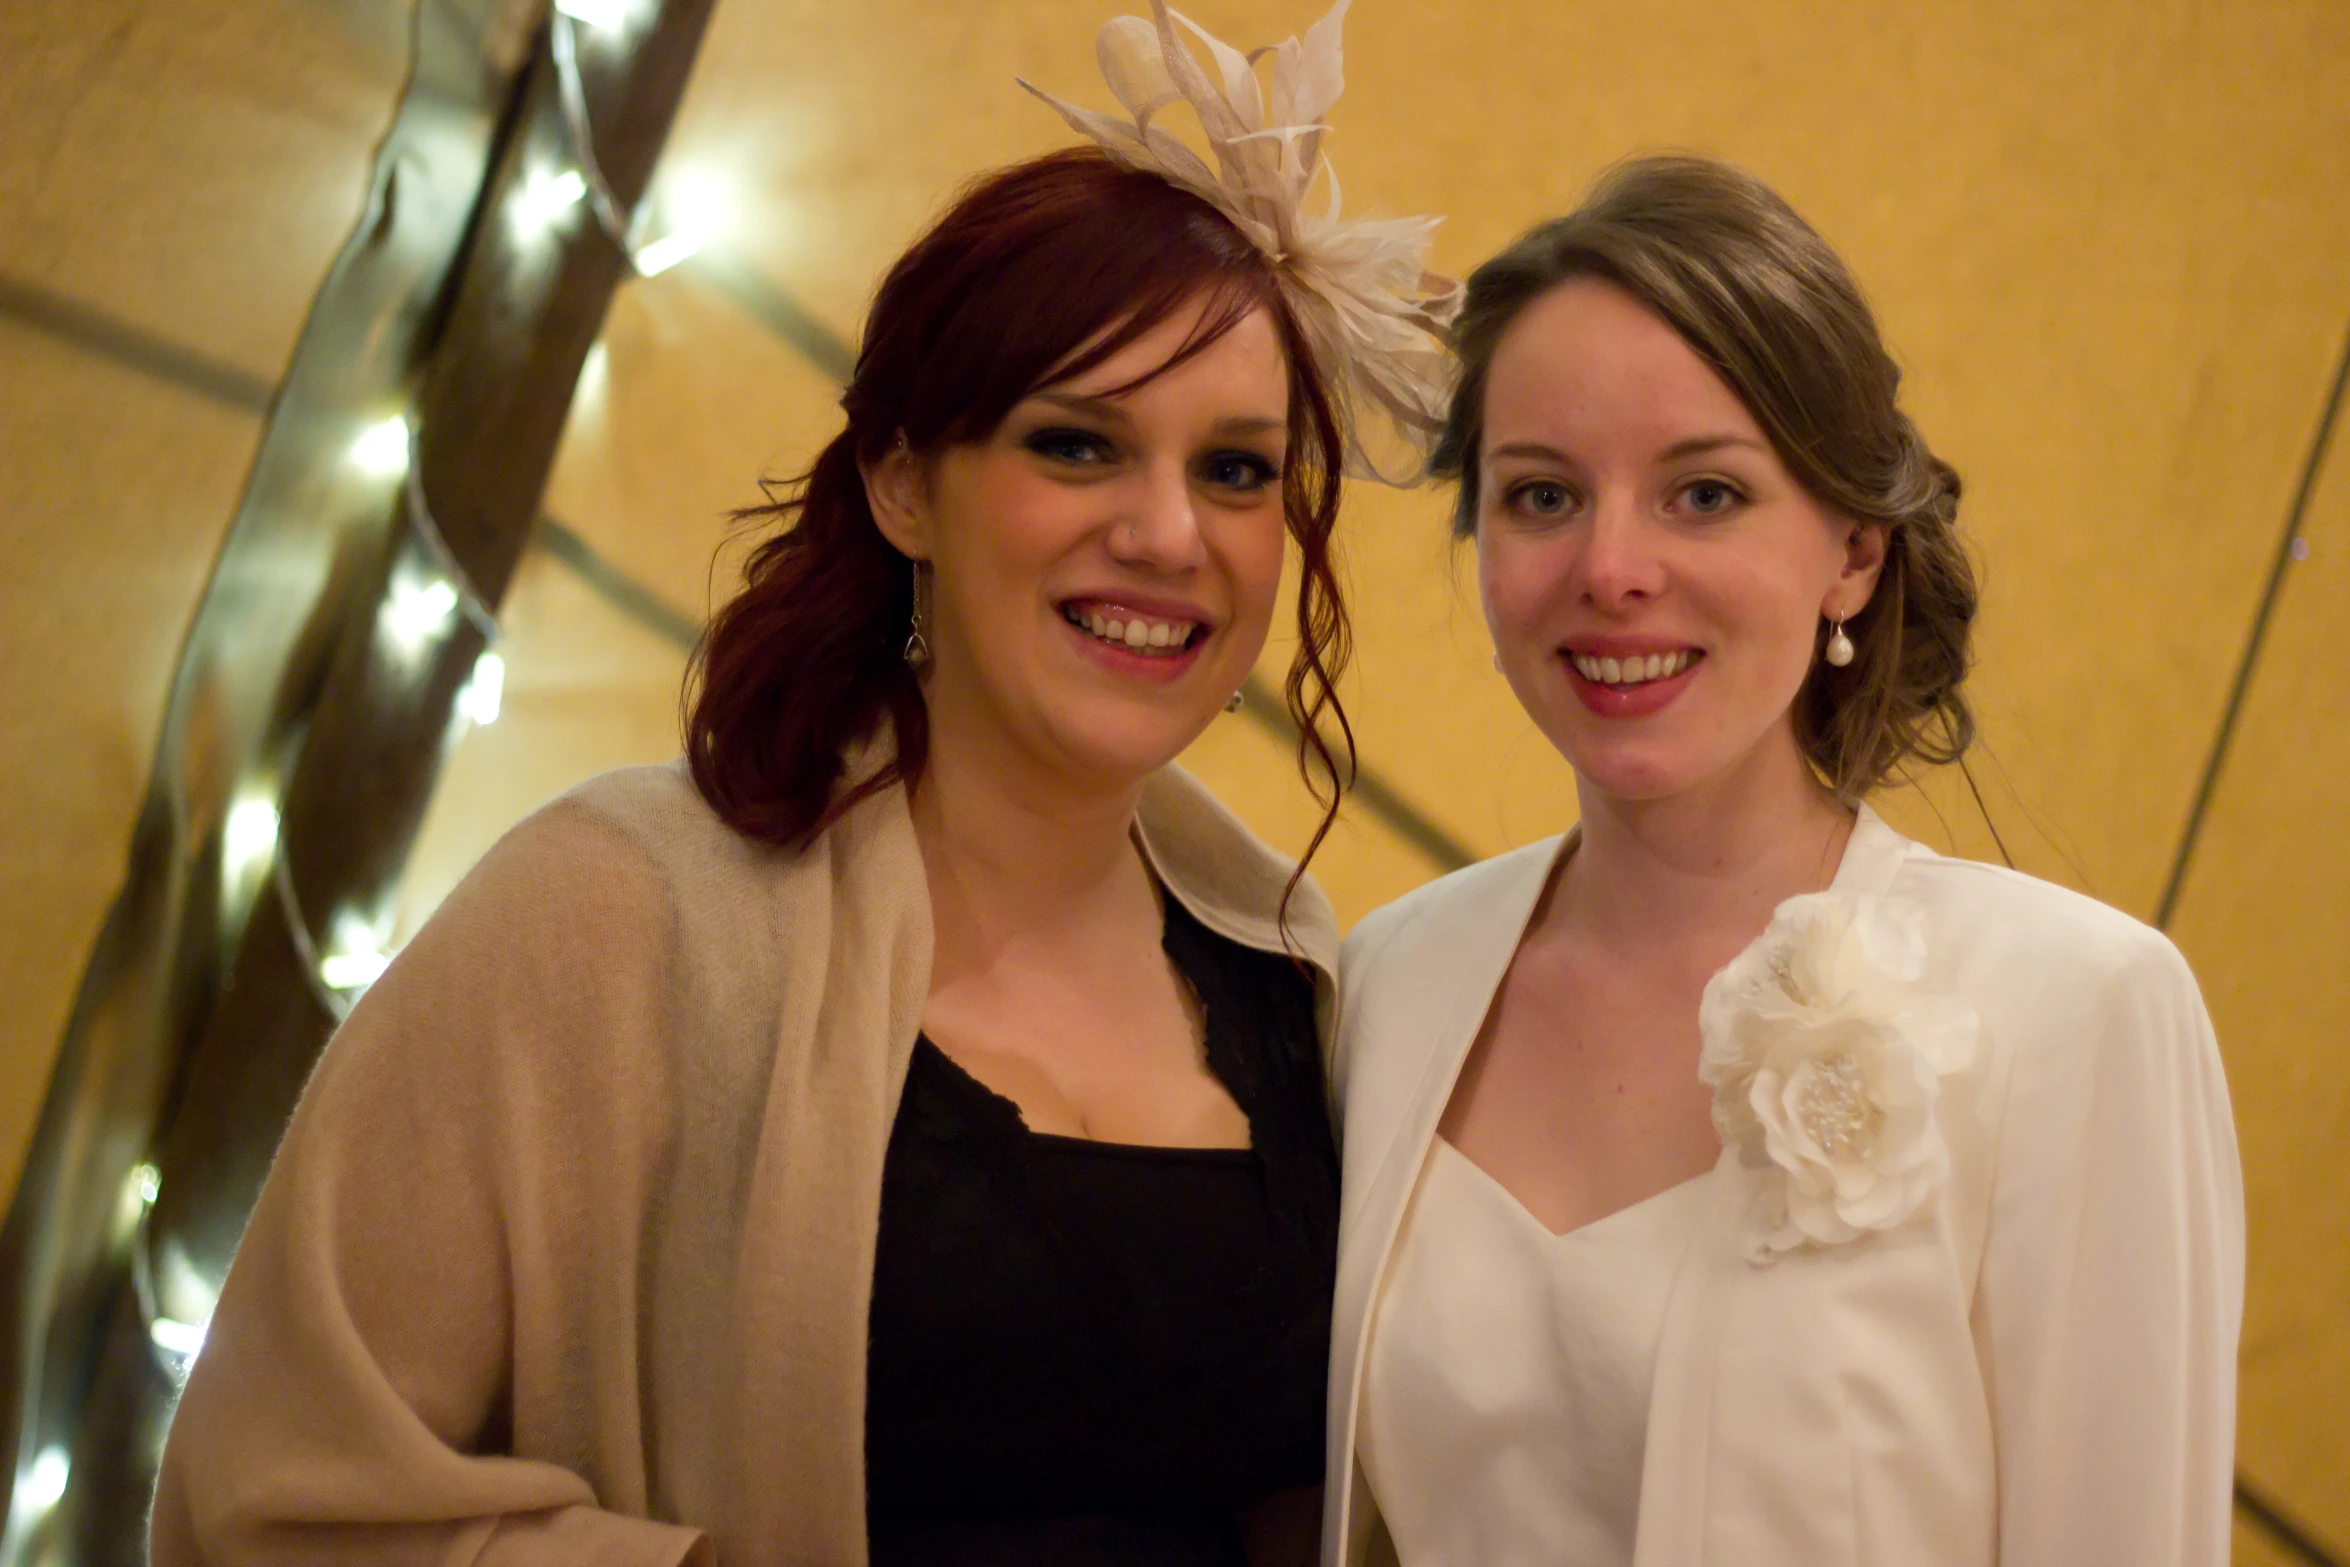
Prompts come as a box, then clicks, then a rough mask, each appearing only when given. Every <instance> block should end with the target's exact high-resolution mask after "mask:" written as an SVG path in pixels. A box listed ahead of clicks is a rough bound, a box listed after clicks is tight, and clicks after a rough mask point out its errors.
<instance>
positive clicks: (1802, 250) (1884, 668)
mask: <svg viewBox="0 0 2350 1567" xmlns="http://www.w3.org/2000/svg"><path fill="white" fill-rule="evenodd" d="M1584 277H1596V278H1601V279H1604V280H1605V281H1607V282H1609V283H1612V284H1614V285H1615V286H1617V287H1618V288H1621V289H1623V290H1624V291H1625V292H1627V293H1629V294H1630V295H1631V296H1632V297H1633V298H1635V299H1637V300H1638V301H1640V303H1641V304H1642V305H1644V306H1646V307H1647V308H1648V309H1649V310H1651V311H1653V312H1654V313H1655V314H1656V315H1657V316H1658V318H1659V319H1661V320H1663V321H1664V322H1665V323H1666V324H1667V325H1669V326H1670V327H1672V329H1673V330H1674V331H1675V332H1677V333H1679V334H1680V336H1681V338H1682V340H1683V341H1685V342H1687V343H1688V344H1689V346H1690V347H1691V348H1692V349H1694V350H1695V351H1696V353H1697V355H1698V357H1699V358H1701V359H1703V360H1704V361H1705V362H1706V363H1707V364H1708V365H1710V366H1711V367H1712V368H1713V369H1714V371H1715V372H1716V373H1717V374H1719V375H1720V376H1721V378H1722V379H1723V381H1725V382H1726V383H1727V384H1728V385H1729V387H1730V389H1731V390H1732V391H1733V392H1735V393H1736V394H1737V396H1738V400H1739V401H1740V402H1742V403H1744V404H1745V405H1746V407H1747V410H1748V411H1749V412H1750V413H1752V414H1753V415H1754V418H1755V422H1756V423H1757V424H1759V425H1761V426H1762V428H1763V431H1764V433H1765V434H1766V435H1768V436H1769V437H1770V441H1771V445H1772V446H1773V447H1774V448H1775V449H1776V450H1777V452H1778V455H1779V460H1780V461H1781V462H1783V463H1785V464H1786V465H1787V470H1788V472H1789V473H1791V474H1792V475H1793V476H1794V477H1795V480H1796V482H1797V483H1799V484H1801V485H1802V486H1803V487H1804V489H1805V490H1806V491H1808V492H1809V493H1810V494H1811V496H1812V497H1813V498H1814V499H1815V500H1817V501H1819V502H1820V503H1821V504H1822V505H1824V506H1826V507H1828V508H1830V509H1831V510H1833V511H1835V512H1836V513H1838V514H1840V515H1842V516H1846V517H1850V518H1852V519H1854V520H1856V521H1859V522H1868V523H1881V524H1883V525H1884V527H1885V530H1886V550H1885V564H1884V569H1883V571H1882V573H1881V574H1880V575H1879V577H1878V581H1877V590H1876V592H1875V593H1874V594H1873V595H1872V596H1871V597H1870V599H1869V602H1868V604H1867V606H1866V607H1864V608H1863V609H1862V610H1861V611H1860V613H1859V614H1857V615H1855V616H1853V617H1852V619H1851V620H1850V621H1849V622H1848V623H1847V624H1846V626H1845V628H1844V629H1845V634H1846V635H1847V636H1849V637H1850V638H1851V639H1852V644H1853V659H1852V662H1851V663H1849V664H1847V665H1845V666H1843V667H1841V668H1839V667H1837V666H1836V665H1833V664H1830V663H1828V662H1827V661H1826V660H1825V659H1824V658H1817V657H1815V659H1814V660H1813V665H1812V672H1811V674H1810V676H1809V677H1808V678H1807V679H1806V680H1805V681H1804V683H1803V688H1802V689H1801V690H1800V691H1799V692H1798V693H1797V694H1796V698H1795V707H1794V714H1793V717H1794V721H1795V738H1796V742H1797V744H1798V745H1799V746H1800V747H1801V748H1802V751H1803V754H1804V757H1805V758H1806V759H1807V760H1808V761H1809V762H1810V764H1811V766H1812V768H1813V770H1814V771H1815V772H1816V773H1817V774H1818V775H1819V778H1820V780H1821V782H1822V783H1823V784H1825V785H1826V786H1827V788H1828V789H1829V790H1830V791H1832V792H1833V793H1834V794H1835V796H1836V797H1837V798H1838V799H1839V800H1842V801H1844V802H1845V803H1847V804H1851V803H1854V802H1857V801H1858V800H1860V799H1861V798H1862V797H1863V796H1865V795H1866V794H1868V792H1869V791H1870V790H1872V789H1874V788H1876V787H1877V786H1878V785H1879V784H1881V783H1884V782H1885V781H1886V780H1887V779H1888V778H1890V777H1893V776H1895V775H1897V774H1899V773H1900V772H1902V771H1903V769H1904V768H1905V766H1906V765H1908V764H1911V763H1923V764H1927V765H1941V764H1945V763H1950V762H1955V761H1958V760H1959V759H1960V758H1961V757H1962V756H1963V755H1965V753H1966V750H1967V747H1968V746H1969V745H1970V744H1972V743H1973V741H1974V736H1975V722H1974V715H1973V713H1972V712H1971V711H1970V710H1969V708H1968V706H1967V700H1966V697H1965V694H1964V693H1963V692H1962V691H1961V690H1960V685H1961V682H1962V681H1963V680H1964V679H1965V676H1966V671H1967V666H1968V664H1969V662H1970V661H1971V660H1970V652H1969V647H1968V636H1969V629H1970V627H1971V626H1972V624H1973V622H1974V618H1975V608H1976V603H1977V599H1978V593H1977V590H1976V586H1975V572H1974V567H1973V566H1972V564H1971V563H1970V562H1969V560H1968V557H1967V551H1966V546H1965V544H1964V542H1963V541H1962V540H1961V539H1960V537H1959V533H1958V496H1959V480H1958V474H1957V472H1956V471H1955V470H1953V469H1952V468H1951V466H1950V465H1949V464H1948V463H1946V462H1944V461H1943V460H1942V459H1941V458H1939V457H1936V456H1935V455H1934V454H1933V452H1932V451H1930V450H1929V449H1928V448H1927V446H1926V443H1925V439H1924V438H1923V437H1922V436H1920V435H1919V434H1918V431H1917V427H1916V426H1915V425H1913V424H1912V423H1911V422H1910V419H1909V416H1908V415H1907V414H1905V413H1903V412H1902V411H1901V409H1900V407H1899V406H1898V405H1897V404H1896V401H1895V393H1896V392H1897V391H1898V389H1899V387H1900V384H1901V370H1900V368H1899V367H1898V366H1897V365H1895V364H1894V362H1893V358H1892V356H1891V355H1890V354H1888V353H1887V352H1886V351H1885V345H1884V342H1883V340H1882V338H1881V337H1880V336H1879V335H1878V332H1877V323H1876V318H1875V317H1874V316H1873V315H1872V314H1871V313H1870V311H1869V307H1868V302H1867V301H1866V300H1865V299H1864V298H1862V296H1861V292H1860V287H1859V285H1858V284H1857V283H1855V282H1854V281H1853V278H1852V274H1851V272H1850V271H1849V270H1848V269H1847V268H1846V267H1845V265H1844V263H1843V261H1842V260H1840V259H1839V258H1838V257H1837V255H1836V253H1835V252H1834V251H1832V250H1830V249H1829V248H1828V244H1827V242H1826V241H1825V240H1823V239H1821V238H1820V236H1819V235H1818V234H1817V233H1815V232H1814V231H1813V230H1812V228H1811V226H1810V225H1809V224H1807V223H1805V222H1804V221H1803V219H1802V218H1800V217H1798V216H1796V214H1795V211H1794V209H1793V208H1791V207H1789V206H1788V205H1787V203H1786V202H1785V201H1783V200H1781V199H1780V197H1779V196H1778V194H1777V193H1776V192H1774V191H1773V190H1771V189H1770V187H1768V186H1767V185H1765V184H1763V183H1762V182H1761V181H1760V180H1758V179H1756V178H1754V177H1753V176H1752V175H1750V174H1747V173H1745V172H1743V171H1741V170H1739V169H1735V168H1732V167H1730V166H1729V165H1727V164H1723V163H1718V162H1715V161H1714V160H1712V159H1709V158H1697V157H1689V156H1682V155H1671V156H1656V157H1644V158H1634V159H1630V160H1627V161H1626V162H1623V163H1619V164H1617V165H1616V166H1615V167H1613V168H1611V169H1609V170H1608V171H1607V172H1606V173H1605V174H1603V175H1602V176H1601V177H1600V179H1599V182H1598V184H1596V185H1595V186H1594V187H1593V188H1592V191H1591V194H1590V195H1589V196H1588V197H1587V198H1586V199H1585V200H1584V202H1583V204H1582V205H1581V206H1579V207H1577V208H1576V209H1575V210H1574V211H1573V212H1570V213H1568V214H1567V215H1566V216H1565V217H1563V218H1556V219H1553V220H1552V221H1550V222H1548V223H1544V224H1542V225H1540V226H1539V227H1537V228H1534V229H1532V230H1530V231H1529V232H1528V233H1526V234H1525V235H1524V236H1522V237H1521V238H1519V239H1518V240H1517V241H1516V242H1514V243H1513V244H1511V245H1510V246H1509V248H1508V249H1506V250H1504V251H1502V252H1501V254H1499V255H1497V256H1495V257H1494V258H1493V259H1492V260H1490V261H1488V262H1486V263H1485V264H1484V265H1483V266H1481V267H1479V268H1478V269H1477V270H1476V272H1475V273H1473V274H1472V275H1471V276H1470V278H1469V284H1468V297H1467V300H1466V302H1465V304H1464V306H1463V308H1462V311H1461V315H1460V318H1459V320H1458V321H1457V322H1456V323H1455V325H1454V329H1453V336H1454V345H1455V347H1456V349H1457V350H1458V352H1459V354H1460V357H1461V364H1462V368H1461V377H1460V382H1459V385H1458V388H1457V390H1456V391H1455V392H1454V394H1453V401H1452V407H1451V411H1450V415H1449V417H1448V419H1447V421H1446V424H1445V429H1444V434H1443V437H1442V439H1441V440H1440V441H1439V442H1438V444H1437V448H1436V453H1435V456H1434V459H1433V461H1432V463H1431V469H1432V471H1433V472H1434V473H1435V474H1436V475H1437V476H1438V477H1440V478H1445V479H1450V480H1452V481H1454V482H1455V483H1456V484H1457V485H1458V486H1459V489H1458V494H1457V499H1456V503H1455V506H1454V512H1453V528H1454V532H1455V533H1456V534H1457V535H1459V536H1461V537H1468V536H1470V535H1472V534H1473V533H1474V532H1475V531H1476V523H1477V510H1478V505H1479V495H1478V484H1477V462H1478V452H1479V447H1480V445H1481V443H1482V441H1483V438H1484V425H1485V383H1486V377H1487V375H1488V373H1489V372H1490V370H1491V369H1492V365H1493V355H1494V350H1495V349H1496V348H1497V347H1499V346H1500V343H1501V340H1502V338H1503V337H1504V336H1505V335H1506V334H1507V333H1508V331H1509V328H1510V326H1511V324H1512V323H1513V322H1515V321H1516V320H1517V318H1518V316H1519V314H1520V313H1521V312H1522V311H1524V310H1525V309H1526V307H1527V306H1528V305H1530V304H1532V303H1533V302H1534V301H1535V300H1537V299H1539V298H1541V297H1542V296H1543V295H1545V294H1548V293H1549V292H1550V291H1551V290H1552V289H1554V288H1557V287H1558V286H1559V285H1561V284H1562V283H1566V282H1568V281H1570V280H1572V279H1575V278H1584ZM1826 635H1827V628H1826V626H1825V625H1824V624H1823V626H1822V627H1821V637H1822V640H1823V642H1824V640H1825V638H1826Z"/></svg>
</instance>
